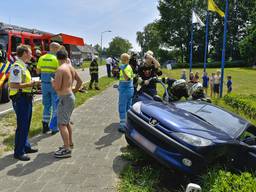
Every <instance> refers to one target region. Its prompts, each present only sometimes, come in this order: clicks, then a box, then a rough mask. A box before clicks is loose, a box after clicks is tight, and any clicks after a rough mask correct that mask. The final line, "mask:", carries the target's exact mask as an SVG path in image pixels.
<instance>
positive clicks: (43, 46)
mask: <svg viewBox="0 0 256 192" xmlns="http://www.w3.org/2000/svg"><path fill="white" fill-rule="evenodd" d="M0 25H2V23H0ZM14 27H15V28H14ZM14 27H9V28H2V29H0V45H1V46H0V47H1V49H2V50H0V51H1V52H2V53H3V54H4V55H6V58H5V61H6V62H0V103H6V102H9V100H10V99H9V87H8V78H9V75H10V68H11V64H12V63H13V62H14V61H15V57H16V48H17V46H18V45H19V44H25V45H29V46H30V47H31V50H32V54H33V57H35V56H36V50H37V49H38V50H40V51H41V52H42V54H45V53H46V52H47V51H49V45H50V43H51V42H53V41H57V42H59V43H61V44H63V45H64V46H65V47H66V49H67V51H68V53H69V57H70V59H71V61H73V62H74V61H76V62H80V61H81V58H80V57H81V55H80V57H79V56H78V57H77V55H75V54H73V53H75V52H74V51H72V48H73V47H74V46H76V45H80V46H83V45H84V41H83V39H82V38H79V37H75V36H70V35H67V34H58V35H53V34H50V33H47V32H42V31H37V30H30V29H25V28H20V27H17V26H14ZM0 28H1V26H0ZM74 63H75V62H74Z"/></svg>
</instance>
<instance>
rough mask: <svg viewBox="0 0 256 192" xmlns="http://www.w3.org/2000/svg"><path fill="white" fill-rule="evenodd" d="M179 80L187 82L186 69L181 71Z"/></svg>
mask: <svg viewBox="0 0 256 192" xmlns="http://www.w3.org/2000/svg"><path fill="white" fill-rule="evenodd" d="M180 79H184V80H185V81H186V80H187V76H186V69H182V70H181V77H180Z"/></svg>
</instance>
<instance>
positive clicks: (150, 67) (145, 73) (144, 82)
mask: <svg viewBox="0 0 256 192" xmlns="http://www.w3.org/2000/svg"><path fill="white" fill-rule="evenodd" d="M138 74H139V80H138V81H139V82H140V84H141V86H142V87H141V91H143V92H145V93H147V94H149V95H150V96H154V95H157V90H156V82H154V81H150V80H151V79H152V78H154V77H157V76H161V75H162V72H161V70H160V63H159V62H158V61H157V60H156V59H155V58H154V57H153V52H152V51H148V52H147V53H146V54H145V56H144V62H143V64H142V65H140V67H139V71H138Z"/></svg>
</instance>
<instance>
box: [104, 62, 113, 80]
mask: <svg viewBox="0 0 256 192" xmlns="http://www.w3.org/2000/svg"><path fill="white" fill-rule="evenodd" d="M112 63H113V59H112V57H108V58H107V59H106V66H107V73H108V77H111V65H112Z"/></svg>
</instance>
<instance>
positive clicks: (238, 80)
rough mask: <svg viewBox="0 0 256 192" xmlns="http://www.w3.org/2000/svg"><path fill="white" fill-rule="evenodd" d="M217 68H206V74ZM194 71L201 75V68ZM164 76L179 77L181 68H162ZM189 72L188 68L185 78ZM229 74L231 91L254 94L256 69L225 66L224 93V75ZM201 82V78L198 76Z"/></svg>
mask: <svg viewBox="0 0 256 192" xmlns="http://www.w3.org/2000/svg"><path fill="white" fill-rule="evenodd" d="M216 70H217V69H214V68H212V69H211V68H209V69H207V73H208V76H210V75H211V73H212V72H216ZM192 71H193V72H194V73H195V72H196V71H198V72H199V74H200V75H201V76H202V75H203V69H193V70H192ZM163 73H164V76H166V77H171V78H175V79H179V78H180V74H181V69H175V70H167V69H163ZM188 74H189V69H187V78H188ZM227 75H231V76H232V81H233V92H234V93H238V94H245V95H248V94H256V86H255V85H256V70H255V69H249V68H227V69H225V72H224V94H226V80H227V78H226V76H227ZM200 81H201V82H202V78H200Z"/></svg>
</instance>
